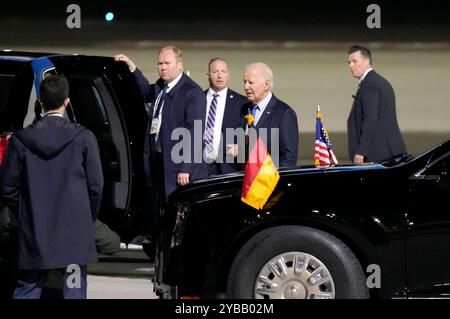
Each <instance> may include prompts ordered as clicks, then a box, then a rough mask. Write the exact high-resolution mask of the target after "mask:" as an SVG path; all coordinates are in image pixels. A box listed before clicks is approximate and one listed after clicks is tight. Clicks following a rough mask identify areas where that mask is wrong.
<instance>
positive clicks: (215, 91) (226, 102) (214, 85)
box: [203, 58, 247, 175]
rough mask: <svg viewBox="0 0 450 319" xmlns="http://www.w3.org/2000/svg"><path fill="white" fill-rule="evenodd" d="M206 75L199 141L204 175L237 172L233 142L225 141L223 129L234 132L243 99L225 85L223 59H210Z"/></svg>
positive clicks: (226, 75) (225, 136) (238, 125)
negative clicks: (204, 104)
mask: <svg viewBox="0 0 450 319" xmlns="http://www.w3.org/2000/svg"><path fill="white" fill-rule="evenodd" d="M206 75H207V77H208V81H209V89H208V90H206V91H205V93H206V100H207V110H206V122H205V123H206V124H205V134H204V137H203V141H204V144H205V160H206V162H207V163H208V165H207V166H208V175H219V174H227V173H233V172H237V171H239V170H240V169H241V167H240V165H238V163H236V158H235V157H234V153H233V144H235V143H236V141H235V140H232V141H228V140H227V135H228V136H231V134H227V129H228V130H232V131H233V132H234V130H235V129H237V128H239V127H240V126H241V108H242V106H243V105H244V104H246V103H247V99H246V98H245V97H244V96H242V95H240V94H239V93H237V92H235V91H233V90H231V89H230V88H228V83H229V82H230V73H229V71H228V65H227V62H226V61H225V60H224V59H222V58H213V59H211V61H209V64H208V73H206ZM233 137H234V136H233Z"/></svg>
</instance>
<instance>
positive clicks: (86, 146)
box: [0, 116, 103, 269]
mask: <svg viewBox="0 0 450 319" xmlns="http://www.w3.org/2000/svg"><path fill="white" fill-rule="evenodd" d="M0 172H1V173H0V192H1V194H2V195H3V198H4V200H5V202H6V204H7V205H8V207H9V208H10V210H11V212H12V213H13V214H14V215H15V217H16V220H17V224H18V266H19V269H54V268H63V267H66V266H68V265H70V264H81V265H84V264H87V263H90V262H93V261H96V258H97V252H96V248H95V241H94V221H95V220H96V217H97V213H98V210H99V208H100V203H101V194H102V188H103V174H102V166H101V161H100V154H99V150H98V146H97V141H96V139H95V136H94V134H92V132H91V131H89V130H87V129H86V128H84V127H82V126H80V125H77V124H72V123H69V121H67V120H66V119H63V118H61V117H52V116H46V117H44V118H42V119H41V120H40V121H38V122H36V123H35V124H32V125H30V126H28V127H27V128H25V129H23V130H20V131H18V132H17V133H16V134H15V135H14V136H13V137H12V138H11V139H10V143H9V147H8V151H7V153H6V159H5V162H4V166H3V167H2V168H1V171H0Z"/></svg>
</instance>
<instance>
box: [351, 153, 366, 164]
mask: <svg viewBox="0 0 450 319" xmlns="http://www.w3.org/2000/svg"><path fill="white" fill-rule="evenodd" d="M353 163H355V164H357V165H361V164H364V155H359V154H355V157H353Z"/></svg>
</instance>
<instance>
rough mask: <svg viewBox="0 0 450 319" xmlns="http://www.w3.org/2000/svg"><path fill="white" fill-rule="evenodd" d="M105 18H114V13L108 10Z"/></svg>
mask: <svg viewBox="0 0 450 319" xmlns="http://www.w3.org/2000/svg"><path fill="white" fill-rule="evenodd" d="M105 20H106V21H108V22H110V21H112V20H114V13H112V12H108V13H107V14H105Z"/></svg>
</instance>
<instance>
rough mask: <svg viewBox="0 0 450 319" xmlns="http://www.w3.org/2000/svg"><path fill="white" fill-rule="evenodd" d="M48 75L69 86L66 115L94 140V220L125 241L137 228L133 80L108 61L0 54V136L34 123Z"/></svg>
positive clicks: (139, 186) (139, 126) (139, 167)
mask: <svg viewBox="0 0 450 319" xmlns="http://www.w3.org/2000/svg"><path fill="white" fill-rule="evenodd" d="M48 74H62V75H64V76H66V77H67V79H68V81H69V84H70V100H71V103H70V105H69V107H68V108H67V111H66V115H65V116H66V117H67V118H68V119H69V120H70V121H71V122H74V123H79V124H81V125H83V126H85V127H87V128H88V129H90V130H91V131H92V132H93V133H94V134H95V136H96V138H97V142H98V145H99V148H100V155H101V159H102V164H103V174H104V180H105V186H104V191H103V198H102V206H101V209H100V212H99V218H100V219H101V220H102V221H103V222H105V223H106V224H107V225H108V226H110V227H111V228H112V229H113V230H114V231H116V232H117V233H118V234H119V235H120V237H121V241H122V242H125V243H128V242H129V241H131V240H132V239H133V238H134V237H135V236H136V235H138V234H139V231H140V228H141V227H142V216H143V209H144V208H143V205H142V203H143V198H144V196H145V194H144V192H145V189H146V187H145V179H144V170H143V143H144V133H145V128H146V123H145V118H146V113H145V112H146V111H145V103H144V101H143V99H142V97H141V96H140V94H139V91H138V88H137V86H136V82H135V80H134V77H133V76H132V74H131V73H130V72H129V70H128V68H127V67H126V66H125V65H124V64H122V63H116V62H115V61H114V59H113V58H109V57H97V56H82V55H61V54H49V53H36V52H11V51H6V50H5V51H0V132H14V131H16V130H19V129H21V128H23V127H25V126H27V125H29V124H31V123H32V121H33V120H34V119H35V101H36V97H37V92H39V85H40V83H41V81H42V80H43V79H44V78H45V77H46V76H47V75H48Z"/></svg>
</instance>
